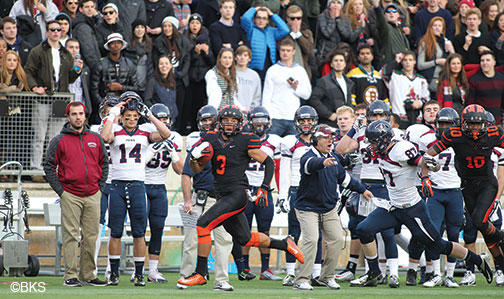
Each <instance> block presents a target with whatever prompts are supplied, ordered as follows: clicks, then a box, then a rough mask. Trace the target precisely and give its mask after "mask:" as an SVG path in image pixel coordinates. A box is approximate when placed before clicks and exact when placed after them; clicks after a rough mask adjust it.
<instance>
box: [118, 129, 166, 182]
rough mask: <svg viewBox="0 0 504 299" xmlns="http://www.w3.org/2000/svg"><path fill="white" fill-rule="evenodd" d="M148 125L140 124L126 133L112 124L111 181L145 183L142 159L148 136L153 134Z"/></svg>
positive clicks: (147, 143)
mask: <svg viewBox="0 0 504 299" xmlns="http://www.w3.org/2000/svg"><path fill="white" fill-rule="evenodd" d="M155 131H156V130H155V129H153V128H152V127H151V126H150V125H149V124H142V125H139V126H138V127H136V128H135V129H134V130H133V131H131V132H128V131H126V129H124V127H123V126H120V125H116V124H114V125H113V126H112V132H113V133H114V141H113V142H112V143H111V144H110V159H111V161H112V165H111V167H110V173H111V179H112V180H122V181H145V162H146V161H144V157H145V154H146V152H147V150H148V147H149V144H150V141H149V137H150V134H152V133H153V132H155Z"/></svg>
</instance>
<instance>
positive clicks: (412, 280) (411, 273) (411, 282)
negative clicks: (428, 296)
mask: <svg viewBox="0 0 504 299" xmlns="http://www.w3.org/2000/svg"><path fill="white" fill-rule="evenodd" d="M406 285H407V286H416V285H417V272H416V271H415V270H413V269H408V273H406Z"/></svg>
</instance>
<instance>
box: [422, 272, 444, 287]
mask: <svg viewBox="0 0 504 299" xmlns="http://www.w3.org/2000/svg"><path fill="white" fill-rule="evenodd" d="M440 285H443V279H442V278H441V275H434V276H433V277H432V278H431V279H429V280H427V281H426V282H424V284H423V287H424V288H433V287H437V286H440Z"/></svg>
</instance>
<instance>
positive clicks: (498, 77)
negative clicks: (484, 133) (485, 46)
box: [466, 51, 504, 125]
mask: <svg viewBox="0 0 504 299" xmlns="http://www.w3.org/2000/svg"><path fill="white" fill-rule="evenodd" d="M480 61H481V62H480V66H481V70H480V71H478V72H477V73H476V74H474V75H473V76H472V77H471V78H469V94H468V95H467V101H466V106H467V105H471V104H478V105H481V106H483V107H485V110H486V111H488V112H490V113H492V114H493V115H494V116H495V123H496V124H497V125H501V124H502V113H503V109H502V107H503V106H504V88H502V87H503V86H504V74H502V73H501V72H496V71H495V55H494V54H493V52H491V51H484V52H483V53H481V56H480Z"/></svg>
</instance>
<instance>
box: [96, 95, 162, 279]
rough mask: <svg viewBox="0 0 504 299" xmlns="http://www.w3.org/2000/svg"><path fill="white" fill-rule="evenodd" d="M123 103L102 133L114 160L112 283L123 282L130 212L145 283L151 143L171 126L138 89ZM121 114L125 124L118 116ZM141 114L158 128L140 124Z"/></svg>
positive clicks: (136, 254)
mask: <svg viewBox="0 0 504 299" xmlns="http://www.w3.org/2000/svg"><path fill="white" fill-rule="evenodd" d="M119 101H120V103H119V104H117V105H116V106H114V107H113V108H112V109H110V111H109V116H107V121H106V122H105V124H104V125H103V129H102V131H101V133H100V134H101V136H102V138H103V140H104V141H105V143H108V144H110V158H111V160H112V165H111V176H112V183H111V187H110V208H109V222H108V226H109V228H110V243H109V260H110V267H111V274H110V279H109V281H108V284H109V285H118V284H119V262H120V254H121V236H122V233H123V228H124V219H125V217H126V212H128V213H129V219H130V222H131V232H132V235H133V256H134V261H135V278H134V282H135V286H145V281H144V280H143V274H142V273H143V265H144V261H145V240H144V235H145V228H146V225H147V217H146V207H145V185H144V181H145V164H146V161H145V160H146V155H147V150H148V146H149V144H150V143H152V142H160V141H163V140H164V139H167V138H168V137H170V135H171V132H170V129H168V127H167V126H166V125H165V124H164V123H163V122H161V121H160V120H159V119H157V118H156V117H155V116H154V115H152V113H151V112H150V110H149V108H148V107H147V106H146V105H145V104H143V103H142V101H141V98H140V96H139V95H138V94H136V93H134V92H125V93H124V94H122V95H121V97H120V98H119ZM119 116H121V120H122V125H116V124H115V123H114V120H115V119H116V118H117V117H119ZM140 116H143V117H145V118H147V119H148V120H150V121H151V122H152V123H153V124H154V126H155V127H156V129H157V131H155V130H153V129H152V127H151V126H150V125H148V124H143V125H138V120H139V118H140Z"/></svg>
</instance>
